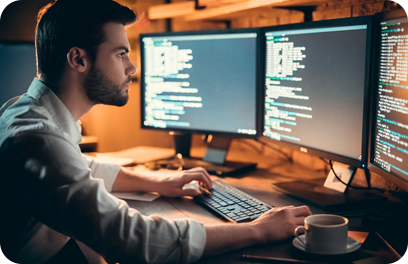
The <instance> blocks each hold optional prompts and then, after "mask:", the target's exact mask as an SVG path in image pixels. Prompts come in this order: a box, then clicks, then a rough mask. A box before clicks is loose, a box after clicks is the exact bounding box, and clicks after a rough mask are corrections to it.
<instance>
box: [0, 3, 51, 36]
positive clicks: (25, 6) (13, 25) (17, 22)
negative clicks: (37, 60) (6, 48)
mask: <svg viewBox="0 0 408 264" xmlns="http://www.w3.org/2000/svg"><path fill="white" fill-rule="evenodd" d="M49 2H51V0H20V1H14V2H12V3H11V4H9V5H8V6H7V7H6V8H5V9H4V10H3V13H2V14H1V20H0V40H10V41H34V30H35V25H36V23H37V14H38V11H39V10H40V9H41V7H43V6H45V5H46V4H48V3H49Z"/></svg>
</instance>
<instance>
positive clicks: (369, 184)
mask: <svg viewBox="0 0 408 264" xmlns="http://www.w3.org/2000/svg"><path fill="white" fill-rule="evenodd" d="M329 164H330V168H331V171H332V172H333V174H334V177H336V179H337V180H338V181H339V182H341V183H342V184H344V185H346V186H347V188H352V189H355V190H365V191H366V190H377V191H380V192H382V193H383V192H384V190H382V189H379V188H373V187H371V183H370V182H369V179H370V177H367V174H366V178H367V184H368V187H358V186H353V185H351V184H350V183H345V182H344V181H342V180H341V179H340V177H339V176H337V174H336V172H335V171H334V168H333V162H332V160H329ZM366 173H370V172H368V171H366Z"/></svg>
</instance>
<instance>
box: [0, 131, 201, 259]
mask: <svg viewBox="0 0 408 264" xmlns="http://www.w3.org/2000/svg"><path fill="white" fill-rule="evenodd" d="M8 141H9V142H8V144H7V145H8V146H10V148H9V149H8V150H6V151H9V153H10V155H8V160H7V162H8V163H9V164H8V165H11V166H10V167H12V168H14V169H15V172H17V173H14V175H15V176H14V177H13V179H12V180H11V181H9V182H8V183H7V188H2V190H7V193H8V194H13V195H14V196H18V197H20V199H16V200H13V201H12V202H13V203H15V204H14V205H13V206H16V207H18V206H24V207H25V208H27V210H28V211H27V213H28V214H30V215H32V216H33V217H34V218H35V219H37V220H38V221H40V222H41V223H43V224H44V225H46V226H48V227H50V228H52V229H54V230H55V231H57V232H60V233H62V234H64V235H66V236H69V237H72V238H75V239H77V240H79V241H81V242H83V243H85V244H86V245H88V246H89V247H90V248H92V249H93V250H94V251H96V252H97V253H99V254H100V255H101V256H103V257H104V258H105V259H106V260H107V261H108V262H112V263H116V262H119V263H121V264H124V263H190V262H194V261H196V260H198V259H199V258H200V257H201V255H202V253H203V250H204V245H205V240H206V233H205V228H204V226H203V225H202V224H201V223H199V222H197V221H195V220H192V219H176V220H172V219H166V218H163V217H159V216H145V215H142V214H141V213H140V212H138V211H137V210H135V209H133V208H130V207H129V206H128V204H127V203H126V202H125V201H123V200H120V199H117V198H116V197H114V196H113V195H111V194H110V193H109V192H108V191H107V189H108V190H109V189H111V188H112V185H113V182H111V181H110V179H111V177H112V175H113V176H115V175H117V172H118V167H117V166H116V165H115V166H113V167H111V170H109V169H107V168H109V166H108V167H104V166H103V165H100V164H89V163H88V164H87V162H85V161H84V158H83V157H82V155H81V154H80V153H78V151H77V146H75V145H74V144H72V143H71V142H69V141H68V140H66V139H65V138H64V137H63V136H60V135H58V134H56V133H47V134H44V132H43V131H38V133H33V131H31V132H30V135H27V136H25V135H19V136H18V137H15V138H12V139H9V140H8ZM88 165H91V166H90V167H91V168H92V167H93V166H95V168H94V169H92V170H91V169H89V166H88ZM107 171H108V172H107ZM94 172H95V173H98V174H99V173H101V174H100V175H102V174H106V175H105V176H106V177H108V178H109V179H108V181H107V180H106V177H103V176H100V175H98V176H100V178H101V179H95V178H94V177H92V174H93V173H94ZM102 172H103V173H102ZM9 173H11V171H10V172H9ZM112 178H113V181H114V178H115V177H112ZM102 179H103V180H102ZM21 183H23V184H21ZM106 185H107V188H106ZM27 201H29V202H28V204H27ZM19 203H21V204H19ZM47 243H52V241H44V245H39V246H46V244H47Z"/></svg>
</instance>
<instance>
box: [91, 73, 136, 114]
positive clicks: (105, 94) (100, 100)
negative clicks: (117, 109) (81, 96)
mask: <svg viewBox="0 0 408 264" xmlns="http://www.w3.org/2000/svg"><path fill="white" fill-rule="evenodd" d="M130 81H131V77H130V76H129V78H128V80H127V81H126V83H128V82H130ZM126 83H123V84H122V85H123V86H124V85H126ZM84 89H85V93H86V95H87V97H88V99H89V101H91V102H92V103H93V104H105V105H113V106H124V105H126V104H127V102H128V100H129V95H128V92H127V91H126V92H124V91H122V86H121V85H118V84H116V83H114V82H113V81H112V80H110V79H109V78H108V76H106V75H105V74H104V73H103V72H102V71H101V70H100V69H99V68H97V67H93V68H92V69H91V70H90V72H89V74H88V75H87V76H86V77H85V80H84Z"/></svg>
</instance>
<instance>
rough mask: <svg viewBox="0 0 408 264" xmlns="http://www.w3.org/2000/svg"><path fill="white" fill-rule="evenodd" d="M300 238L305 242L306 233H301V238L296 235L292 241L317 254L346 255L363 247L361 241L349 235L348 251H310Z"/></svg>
mask: <svg viewBox="0 0 408 264" xmlns="http://www.w3.org/2000/svg"><path fill="white" fill-rule="evenodd" d="M299 239H301V240H302V242H305V235H304V234H303V235H300V236H299V238H297V237H295V238H294V239H293V241H292V244H293V245H294V246H295V247H296V248H298V249H300V250H302V251H304V252H307V253H311V254H316V255H325V256H332V255H344V254H348V253H351V252H354V251H356V250H357V249H359V248H360V247H361V243H360V242H359V241H357V240H355V239H354V238H351V237H347V249H346V252H344V253H339V254H331V253H326V252H315V251H310V250H308V249H307V248H306V247H305V246H304V245H303V244H302V243H301V242H300V241H299Z"/></svg>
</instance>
